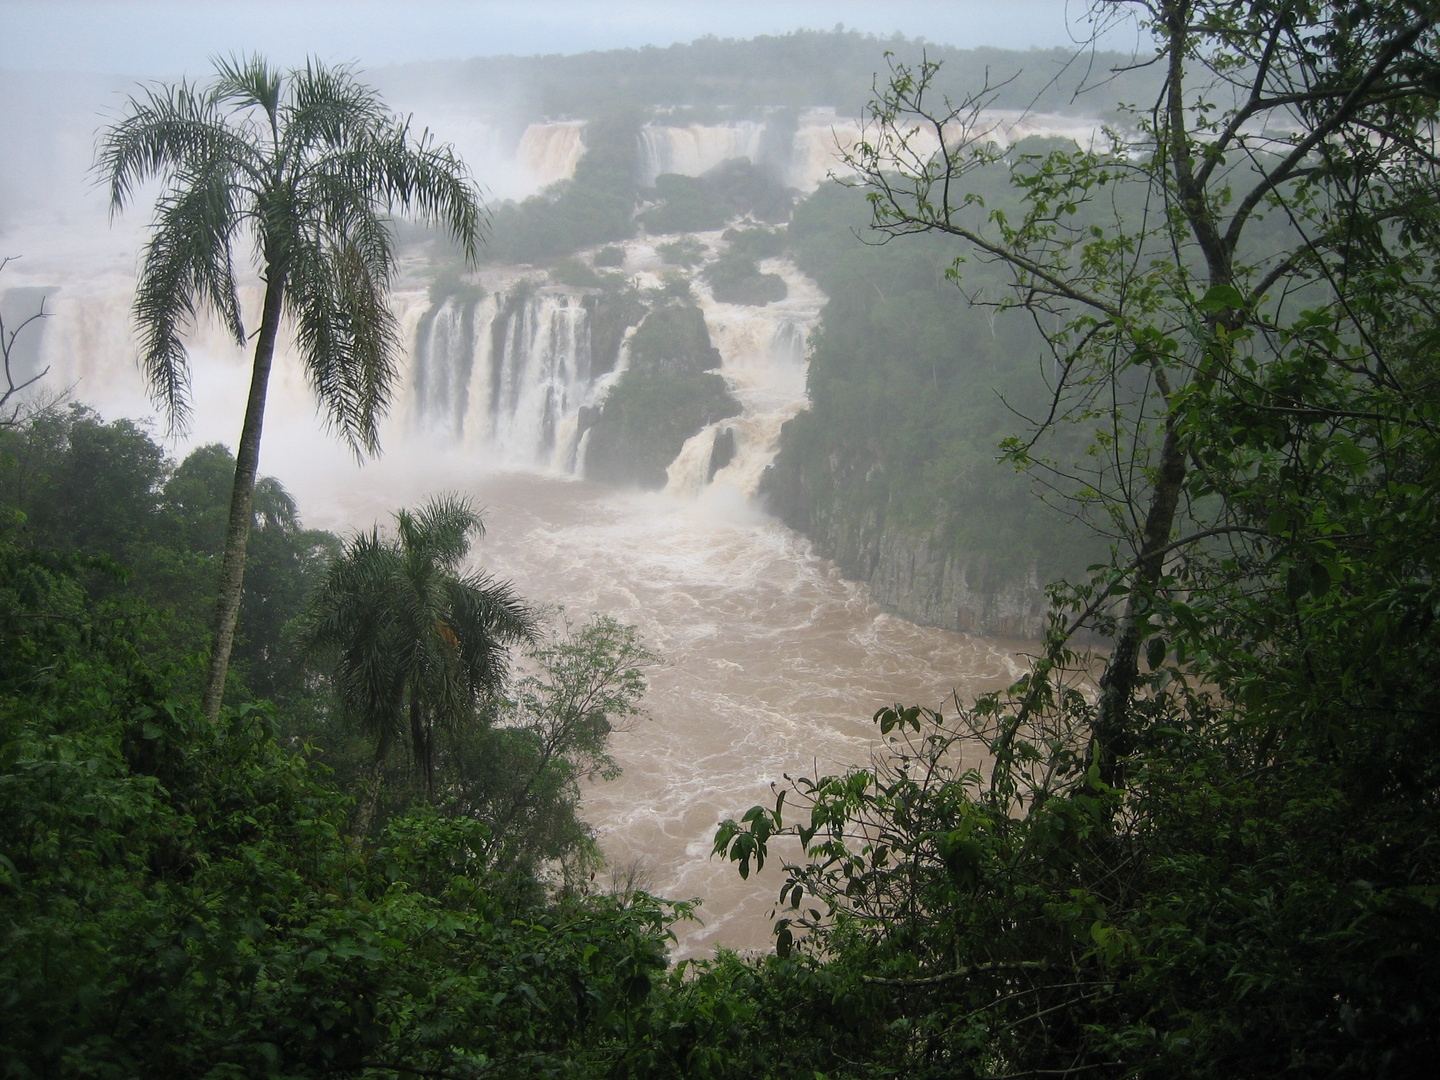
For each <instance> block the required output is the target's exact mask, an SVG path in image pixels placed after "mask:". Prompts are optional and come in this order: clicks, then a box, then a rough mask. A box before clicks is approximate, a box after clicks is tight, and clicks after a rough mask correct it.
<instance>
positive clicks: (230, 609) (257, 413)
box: [205, 270, 285, 724]
mask: <svg viewBox="0 0 1440 1080" xmlns="http://www.w3.org/2000/svg"><path fill="white" fill-rule="evenodd" d="M284 296H285V274H284V272H283V271H278V270H277V271H272V272H271V274H270V275H269V278H268V280H267V281H266V284H265V306H264V309H263V312H262V314H261V316H260V333H259V336H258V337H257V338H256V341H255V363H254V367H253V368H252V370H251V373H250V396H249V399H248V400H247V401H246V404H245V422H244V424H243V425H242V426H241V428H240V445H239V447H238V448H237V450H236V452H235V486H234V488H233V489H232V491H231V493H230V525H229V527H228V528H227V529H226V530H225V557H224V560H223V562H222V563H221V565H220V591H219V593H218V594H217V595H216V597H215V624H214V631H213V634H212V637H211V644H210V677H209V681H208V683H207V684H206V687H205V717H206V719H208V720H209V721H210V722H211V723H212V724H213V723H216V722H217V721H218V720H219V719H220V701H221V698H222V697H223V696H224V694H225V675H226V673H227V672H228V671H229V670H230V650H231V649H232V647H233V646H234V644H235V625H236V623H237V622H238V621H239V619H240V598H241V596H242V595H243V591H244V582H245V547H246V544H247V543H248V542H249V540H250V525H251V523H252V522H253V521H254V517H255V476H256V473H257V472H258V470H259V466H260V432H261V429H262V428H263V427H264V426H265V394H266V390H267V388H268V387H269V385H270V365H271V363H272V362H273V360H274V359H275V338H276V335H277V334H278V333H279V330H280V313H281V311H282V310H283V307H284Z"/></svg>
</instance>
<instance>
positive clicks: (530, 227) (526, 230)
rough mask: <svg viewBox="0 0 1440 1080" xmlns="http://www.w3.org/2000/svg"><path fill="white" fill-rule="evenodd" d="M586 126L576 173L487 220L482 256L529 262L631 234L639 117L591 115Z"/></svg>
mask: <svg viewBox="0 0 1440 1080" xmlns="http://www.w3.org/2000/svg"><path fill="white" fill-rule="evenodd" d="M586 115H587V116H593V117H595V118H594V119H592V120H590V122H589V123H588V124H587V125H586V126H585V153H584V155H583V156H582V157H581V158H580V161H579V162H578V163H577V164H576V166H575V175H574V176H573V177H571V178H570V179H569V180H562V181H560V182H559V183H557V184H554V185H552V186H551V187H550V188H549V189H548V190H547V191H545V192H544V193H542V194H540V195H535V196H532V197H531V198H528V199H526V200H524V201H523V202H521V203H506V204H504V205H503V206H501V207H500V208H499V209H498V210H497V211H496V212H495V215H494V217H493V218H492V220H491V229H490V235H489V237H488V238H487V239H486V243H485V255H486V257H487V258H489V259H493V260H495V261H496V262H504V263H531V262H537V261H540V260H544V259H553V258H555V257H557V256H560V255H568V254H570V253H572V252H575V251H578V250H580V249H581V248H584V247H590V246H592V245H595V244H606V243H609V242H610V241H612V240H624V239H627V238H629V237H631V236H634V235H635V201H636V198H637V196H638V193H639V174H640V161H639V132H640V121H641V116H640V114H639V112H638V111H636V110H633V109H624V110H617V111H615V112H614V113H609V114H602V115H599V116H596V115H595V114H594V113H593V112H589V111H588V110H587V113H586Z"/></svg>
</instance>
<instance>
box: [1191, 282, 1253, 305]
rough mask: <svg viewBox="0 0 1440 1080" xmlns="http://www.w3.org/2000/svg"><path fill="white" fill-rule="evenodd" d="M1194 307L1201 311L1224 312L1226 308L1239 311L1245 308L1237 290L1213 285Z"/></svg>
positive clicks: (1243, 299)
mask: <svg viewBox="0 0 1440 1080" xmlns="http://www.w3.org/2000/svg"><path fill="white" fill-rule="evenodd" d="M1195 306H1196V307H1197V308H1199V309H1200V310H1201V311H1224V310H1226V309H1227V308H1234V309H1239V308H1243V307H1244V306H1245V297H1244V295H1243V294H1242V293H1241V292H1240V290H1239V289H1237V288H1235V286H1233V285H1214V286H1212V287H1211V288H1210V291H1209V292H1207V293H1206V294H1205V295H1204V296H1202V297H1201V298H1200V299H1199V301H1197V302H1196V304H1195Z"/></svg>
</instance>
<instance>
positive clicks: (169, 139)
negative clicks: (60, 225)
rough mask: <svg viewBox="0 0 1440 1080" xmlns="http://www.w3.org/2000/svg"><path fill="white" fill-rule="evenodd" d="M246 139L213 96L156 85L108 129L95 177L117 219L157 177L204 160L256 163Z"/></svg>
mask: <svg viewBox="0 0 1440 1080" xmlns="http://www.w3.org/2000/svg"><path fill="white" fill-rule="evenodd" d="M248 134H249V133H248V132H247V131H245V130H243V129H237V128H235V127H232V126H231V125H229V124H227V123H226V119H225V117H224V115H223V114H222V113H221V112H220V110H219V109H217V108H216V105H215V103H214V102H213V101H212V100H210V98H209V96H208V95H205V94H201V93H199V92H198V91H197V90H196V89H195V88H194V87H193V86H191V85H190V84H189V83H186V82H183V81H182V82H179V83H176V84H174V85H170V86H167V85H155V86H151V87H149V88H148V89H146V90H145V91H144V93H143V94H141V95H139V96H135V95H132V96H131V97H130V98H129V99H128V100H127V102H126V109H125V118H124V119H123V120H121V121H120V122H118V123H116V124H113V125H111V126H110V127H109V128H107V129H106V130H105V132H104V134H103V135H102V137H101V140H100V143H99V146H98V148H97V150H96V154H95V164H94V166H93V169H92V172H93V173H94V175H95V176H96V178H97V180H99V181H100V182H101V183H103V184H104V185H105V186H106V187H107V188H108V189H109V193H110V212H111V214H112V215H113V214H116V213H118V212H119V211H121V210H123V209H124V208H125V207H126V206H127V205H128V204H129V202H130V199H131V196H132V195H133V194H134V191H135V188H136V187H137V186H139V185H140V184H143V183H144V182H145V181H146V180H149V179H152V178H153V177H156V176H162V175H166V174H167V173H169V172H171V171H175V172H180V173H184V172H188V171H193V170H194V169H195V166H196V164H197V163H198V162H203V161H215V160H227V161H231V162H234V163H235V164H236V165H237V166H241V167H243V166H244V165H246V164H248V163H250V162H252V161H253V159H254V157H255V154H254V151H253V150H252V149H251V143H250V141H249V140H248V139H247V135H248Z"/></svg>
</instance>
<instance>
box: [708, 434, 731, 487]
mask: <svg viewBox="0 0 1440 1080" xmlns="http://www.w3.org/2000/svg"><path fill="white" fill-rule="evenodd" d="M734 460H735V429H734V428H733V427H727V428H725V429H724V430H722V431H719V432H717V433H716V435H715V443H714V445H713V446H711V447H710V466H709V468H708V470H707V471H706V475H705V482H706V483H709V482H710V481H711V480H714V479H715V474H716V473H717V472H719V471H720V470H721V469H723V468H725V466H726V465H729V464H730V462H732V461H734Z"/></svg>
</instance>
